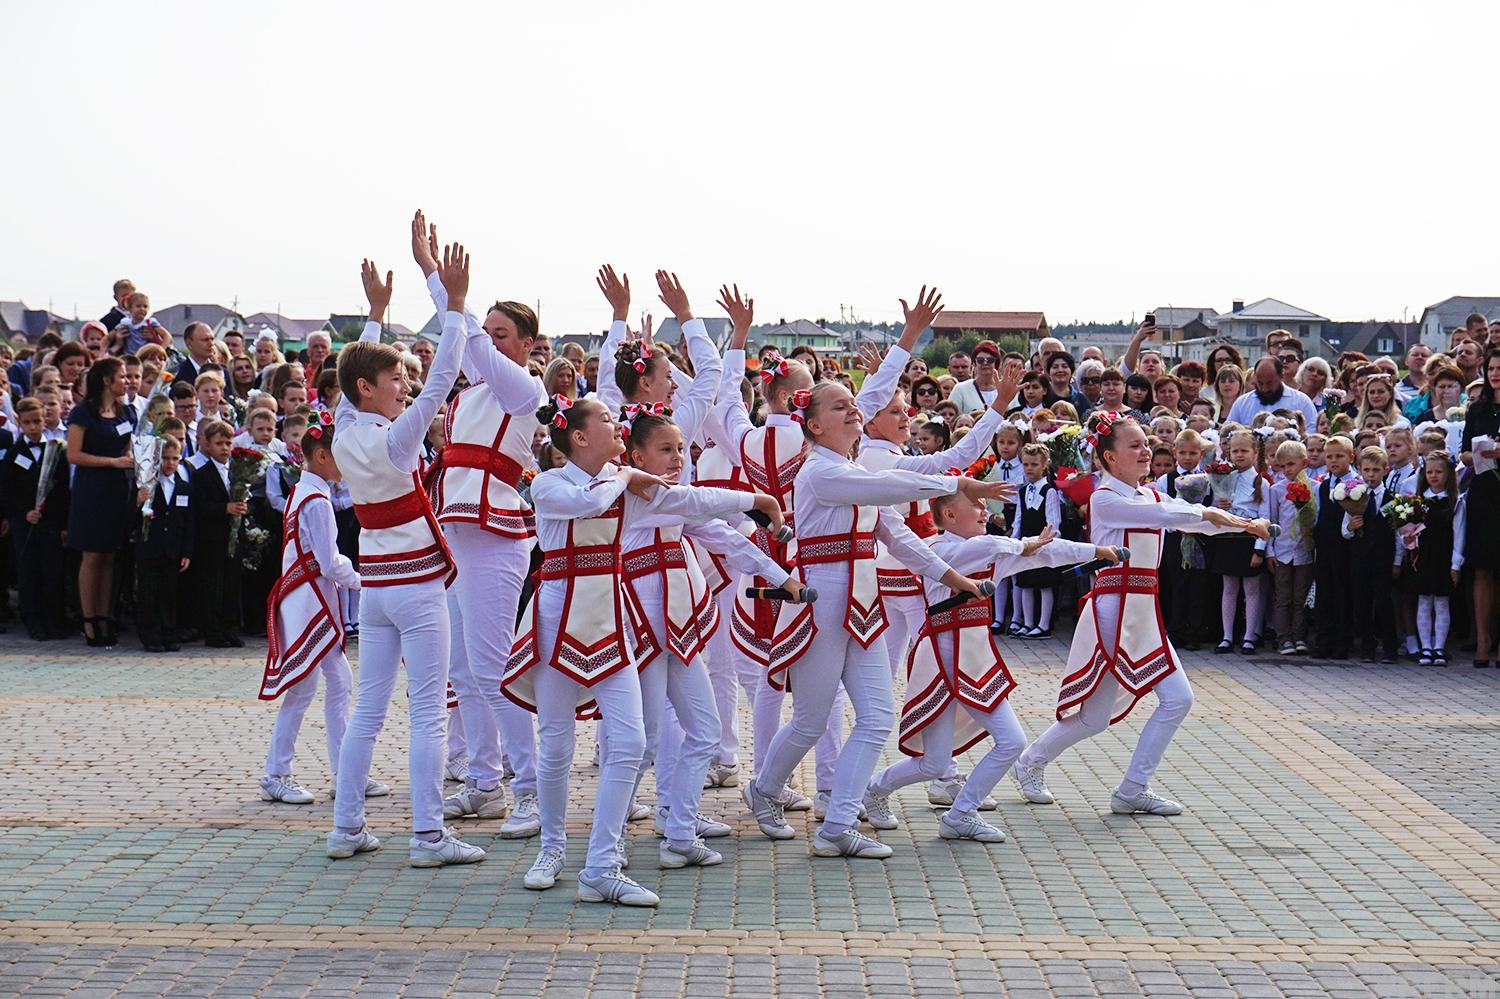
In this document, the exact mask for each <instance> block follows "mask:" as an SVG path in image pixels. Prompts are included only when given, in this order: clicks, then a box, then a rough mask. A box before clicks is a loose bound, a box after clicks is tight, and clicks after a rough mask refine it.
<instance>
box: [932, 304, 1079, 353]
mask: <svg viewBox="0 0 1500 999" xmlns="http://www.w3.org/2000/svg"><path fill="white" fill-rule="evenodd" d="M964 330H974V331H975V332H977V333H981V334H983V335H984V337H985V339H987V340H998V339H1000V338H1001V337H1003V336H1024V337H1025V338H1026V343H1027V345H1028V346H1029V345H1030V344H1032V343H1034V342H1036V341H1037V340H1040V339H1042V338H1043V337H1048V336H1051V335H1052V327H1050V326H1048V325H1047V317H1046V315H1044V314H1043V313H1040V312H975V311H961V310H958V309H945V310H944V311H943V314H942V315H940V316H938V317H937V318H936V319H934V320H933V321H932V332H933V335H934V336H941V337H948V338H949V339H955V340H956V339H958V338H959V337H960V336H962V335H963V332H964Z"/></svg>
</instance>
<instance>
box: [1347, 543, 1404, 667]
mask: <svg viewBox="0 0 1500 999" xmlns="http://www.w3.org/2000/svg"><path fill="white" fill-rule="evenodd" d="M1352 576H1353V578H1352V579H1351V580H1350V583H1351V585H1350V590H1349V594H1350V598H1351V603H1352V604H1353V608H1352V617H1353V621H1354V634H1356V635H1358V636H1359V639H1360V643H1361V646H1362V648H1363V649H1364V651H1365V652H1367V653H1368V652H1372V651H1374V649H1375V644H1376V642H1377V641H1378V642H1379V643H1380V646H1381V648H1383V649H1384V650H1385V651H1386V652H1387V653H1388V654H1390V655H1392V656H1394V655H1395V654H1396V608H1395V605H1394V604H1393V603H1392V602H1391V592H1392V580H1391V567H1390V565H1389V564H1386V565H1380V564H1378V563H1377V564H1375V565H1366V564H1356V565H1355V566H1354V567H1353V573H1352Z"/></svg>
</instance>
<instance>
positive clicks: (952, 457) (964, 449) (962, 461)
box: [858, 365, 1020, 475]
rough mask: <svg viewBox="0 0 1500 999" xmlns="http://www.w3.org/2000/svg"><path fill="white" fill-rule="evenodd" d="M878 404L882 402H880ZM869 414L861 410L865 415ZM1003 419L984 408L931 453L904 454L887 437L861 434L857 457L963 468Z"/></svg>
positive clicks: (923, 468) (929, 469)
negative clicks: (957, 437) (959, 434)
mask: <svg viewBox="0 0 1500 999" xmlns="http://www.w3.org/2000/svg"><path fill="white" fill-rule="evenodd" d="M883 367H884V365H882V368H883ZM878 373H879V372H878V371H877V374H878ZM887 401H889V397H887ZM881 405H882V406H883V405H884V403H882V404H881ZM860 412H862V413H863V412H865V411H864V408H863V406H861V407H860ZM869 415H870V414H869V413H865V417H866V418H868V417H869ZM1004 419H1005V417H1003V416H1001V415H1000V414H999V413H997V412H995V411H994V410H993V409H988V410H985V413H984V416H983V417H981V418H980V420H979V422H978V423H975V424H974V427H973V429H972V430H970V431H969V432H968V433H967V434H965V435H964V439H963V440H961V441H959V442H958V443H957V444H955V445H953V446H952V447H950V448H947V449H946V450H943V451H935V452H933V453H932V454H907V453H905V452H904V451H902V450H901V448H900V447H899V446H898V445H896V444H893V443H892V442H891V441H887V440H880V439H878V438H874V437H861V438H860V439H859V459H858V460H859V463H860V464H861V465H863V466H865V467H866V468H875V469H880V468H904V469H905V470H907V471H908V472H922V473H924V474H926V475H942V474H943V473H945V472H947V471H948V469H950V468H966V467H968V466H969V465H971V464H973V463H974V461H975V460H976V459H977V458H978V457H979V456H980V454H981V453H983V451H984V449H985V448H986V447H987V446H988V445H989V443H990V441H991V440H992V439H993V438H994V436H995V429H996V428H997V427H999V426H1000V423H1001V422H1002V421H1003V420H1004ZM1012 460H1014V459H1012ZM1015 464H1016V467H1017V468H1019V467H1020V462H1019V461H1016V462H1015Z"/></svg>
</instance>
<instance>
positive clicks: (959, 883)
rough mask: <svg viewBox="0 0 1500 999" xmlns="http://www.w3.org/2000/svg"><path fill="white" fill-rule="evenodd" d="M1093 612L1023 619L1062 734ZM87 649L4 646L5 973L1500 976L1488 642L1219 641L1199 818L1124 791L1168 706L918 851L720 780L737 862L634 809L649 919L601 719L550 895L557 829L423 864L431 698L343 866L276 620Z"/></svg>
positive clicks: (400, 743) (399, 709)
mask: <svg viewBox="0 0 1500 999" xmlns="http://www.w3.org/2000/svg"><path fill="white" fill-rule="evenodd" d="M1066 637H1067V636H1064V635H1061V633H1060V635H1059V637H1058V638H1056V639H1054V640H1051V641H1041V642H1031V643H1024V644H1023V643H1015V642H1012V643H1010V644H1009V645H1008V646H1007V656H1008V657H1009V659H1010V661H1011V663H1012V665H1013V667H1014V668H1015V670H1016V673H1017V675H1018V678H1019V680H1020V682H1021V687H1020V690H1019V691H1018V692H1017V693H1016V694H1015V695H1013V696H1014V698H1015V703H1016V704H1017V707H1018V709H1019V711H1020V714H1021V717H1022V719H1023V721H1024V722H1025V724H1026V726H1027V728H1028V730H1029V731H1030V732H1032V733H1033V734H1035V733H1037V732H1038V731H1040V730H1041V728H1042V727H1043V726H1044V725H1045V724H1046V722H1047V721H1048V720H1049V718H1050V713H1051V708H1052V703H1053V700H1052V699H1053V696H1054V694H1055V691H1056V687H1057V681H1058V675H1059V670H1060V669H1061V665H1060V664H1061V662H1062V660H1063V658H1064V655H1065V651H1066V650H1065V640H1066ZM89 651H90V650H85V649H84V648H83V647H82V646H81V645H79V646H77V647H75V646H73V645H71V644H68V643H49V644H46V645H37V644H33V643H29V642H25V641H18V640H16V639H15V637H14V636H3V637H0V781H4V785H5V787H4V792H5V793H4V794H3V795H0V868H3V870H0V996H44V995H45V996H62V995H77V996H112V995H138V996H158V995H181V996H241V995H243V996H268V997H269V996H278V997H281V996H285V997H292V996H342V995H350V994H358V995H371V996H383V995H389V996H398V995H399V996H418V997H425V996H432V997H438V996H476V997H477V996H488V995H494V994H501V995H507V996H511V995H514V996H537V995H546V996H548V997H569V996H578V997H582V996H591V997H600V999H604V997H616V996H621V997H623V996H635V995H639V996H650V997H658V996H690V997H692V999H709V997H723V996H736V997H739V996H745V997H762V996H804V995H827V996H866V995H868V996H879V997H886V996H891V997H898V996H920V997H938V996H954V995H964V996H990V995H996V996H998V995H1007V994H1008V995H1012V996H1042V995H1059V996H1094V995H1104V996H1131V995H1152V996H1155V995H1202V996H1232V995H1245V996H1280V995H1323V994H1330V995H1336V996H1350V997H1352V996H1367V995H1368V996H1379V997H1388V996H1407V995H1410V996H1462V995H1477V996H1500V782H1497V780H1496V759H1497V757H1500V675H1497V674H1495V673H1493V672H1492V671H1476V670H1473V669H1472V668H1470V667H1469V666H1468V665H1467V663H1465V664H1463V665H1456V666H1455V667H1454V668H1451V669H1448V670H1431V669H1427V670H1419V669H1418V668H1417V667H1415V666H1412V665H1407V664H1403V665H1401V666H1397V667H1384V666H1382V667H1377V666H1356V665H1337V666H1335V665H1325V664H1308V663H1301V664H1289V663H1281V662H1277V661H1275V660H1274V659H1273V658H1269V657H1267V658H1257V659H1243V658H1241V657H1238V656H1229V657H1214V656H1210V655H1196V654H1191V655H1189V656H1187V658H1188V660H1189V663H1190V675H1191V678H1192V682H1193V684H1194V687H1195V689H1196V692H1197V698H1198V701H1197V706H1196V707H1195V708H1194V710H1193V713H1192V714H1191V715H1190V716H1189V717H1188V720H1187V721H1186V723H1185V724H1184V725H1183V727H1182V729H1181V730H1180V732H1179V734H1178V737H1177V739H1176V741H1175V742H1174V744H1173V746H1172V748H1171V750H1170V751H1169V752H1168V754H1167V757H1166V761H1165V764H1164V765H1163V768H1162V770H1161V772H1160V773H1159V774H1158V777H1157V782H1156V783H1157V786H1158V787H1159V788H1160V790H1162V791H1163V793H1166V794H1168V795H1170V796H1171V797H1174V798H1177V799H1179V800H1181V801H1182V802H1183V804H1184V805H1185V806H1186V808H1187V813H1186V814H1185V815H1182V816H1180V817H1177V818H1151V817H1120V816H1114V815H1111V814H1110V812H1109V806H1108V801H1109V791H1110V789H1111V788H1112V787H1113V786H1114V783H1115V782H1116V781H1117V780H1118V778H1119V774H1120V771H1121V770H1122V768H1123V766H1124V763H1125V761H1126V759H1127V758H1128V755H1129V750H1130V747H1131V746H1133V744H1134V740H1135V735H1136V733H1137V732H1138V731H1139V726H1140V724H1141V721H1142V720H1143V717H1144V714H1145V712H1144V711H1141V712H1138V713H1139V714H1140V716H1141V717H1134V716H1133V717H1132V718H1131V719H1129V720H1127V721H1126V722H1125V723H1124V724H1122V725H1121V726H1118V727H1117V730H1114V731H1111V732H1109V733H1106V734H1105V735H1104V736H1102V737H1100V738H1098V739H1095V740H1092V741H1090V742H1086V743H1084V744H1082V745H1081V746H1080V747H1079V749H1078V750H1077V751H1075V752H1073V753H1071V754H1070V755H1068V756H1065V757H1064V758H1063V759H1062V760H1061V761H1059V763H1058V764H1056V765H1054V766H1053V767H1052V768H1050V769H1049V771H1048V779H1049V783H1050V784H1051V787H1052V789H1053V791H1054V792H1056V793H1057V796H1058V800H1059V804H1058V805H1056V806H1028V805H1026V804H1024V803H1022V802H1021V801H1020V799H1019V796H1018V794H1017V793H1016V791H1015V788H1014V786H1013V785H1011V784H1009V783H1007V784H1005V785H1003V786H1002V787H1001V788H1000V789H999V791H998V794H997V796H998V798H999V799H1000V808H999V811H998V812H997V813H993V814H994V815H995V816H996V818H995V819H994V821H997V823H998V824H999V825H1001V826H1002V827H1003V828H1004V829H1005V830H1006V832H1007V833H1008V835H1009V837H1010V839H1009V841H1008V842H1007V843H1004V844H1000V845H996V846H983V845H980V844H976V843H967V842H965V843H952V842H949V841H945V840H941V839H939V838H938V836H937V827H936V814H935V813H934V812H933V811H932V809H931V808H930V807H929V806H928V804H927V801H926V795H925V792H924V789H923V788H922V787H920V786H917V787H912V788H908V789H906V790H904V791H902V792H900V793H898V795H897V796H896V798H895V799H893V804H895V805H896V806H897V810H898V814H899V815H900V816H901V818H902V821H903V827H902V828H901V829H900V830H898V831H896V832H891V833H883V834H881V838H882V839H883V840H885V841H886V842H888V843H891V844H892V845H893V846H894V847H895V849H896V856H895V858H894V859H893V860H892V861H890V862H888V863H884V864H882V863H879V862H871V861H852V862H851V861H844V860H821V859H818V860H815V859H813V858H811V857H810V856H809V855H808V847H807V838H806V831H807V829H810V828H811V822H812V820H811V816H810V813H795V814H794V815H793V816H792V819H793V824H794V825H796V826H797V827H798V828H799V837H798V838H797V839H793V840H790V841H786V842H782V843H778V844H774V845H773V844H772V843H771V842H770V841H769V840H767V839H765V838H764V837H763V836H761V835H760V833H759V832H758V831H757V830H756V828H755V825H754V823H753V822H752V821H751V820H750V818H749V816H748V814H747V813H746V811H745V809H744V806H743V804H742V803H741V801H740V799H739V797H738V794H737V792H736V791H734V790H729V789H724V790H715V791H710V792H707V793H706V794H705V798H704V811H705V812H708V813H710V814H713V815H716V816H718V817H721V818H723V819H725V820H726V821H729V822H732V823H733V824H734V825H735V835H734V836H733V837H731V838H729V839H727V840H719V841H717V842H716V844H715V845H716V847H718V848H719V849H720V850H721V851H722V852H723V853H724V854H725V863H724V864H723V865H722V866H720V867H715V868H709V869H701V870H688V871H671V872H664V871H660V870H658V869H657V864H656V859H655V840H654V838H653V837H652V833H651V828H650V823H649V822H647V823H640V824H636V825H634V826H632V827H631V834H632V844H633V849H632V856H633V858H634V863H633V864H632V866H631V874H632V876H634V877H636V878H637V879H638V880H640V881H641V882H642V883H643V884H645V885H646V886H647V887H649V888H651V889H653V890H655V891H657V892H659V893H660V895H661V898H662V904H661V907H660V908H659V909H656V910H642V909H635V910H632V909H615V908H611V907H608V906H600V905H581V904H577V903H575V901H574V898H573V881H572V876H573V875H574V874H576V872H577V865H578V863H579V862H580V861H581V859H582V852H583V851H582V843H583V840H584V838H585V836H586V821H585V820H586V818H587V815H588V808H587V804H586V802H588V801H591V800H592V793H593V789H594V771H593V770H592V769H591V768H590V767H589V765H588V760H589V759H590V757H591V752H590V747H589V746H588V745H587V742H586V738H587V736H588V735H589V734H591V730H590V731H588V732H585V729H586V728H587V727H586V726H580V736H581V738H580V750H579V762H578V764H577V766H576V770H575V779H574V782H573V788H574V803H575V809H574V811H573V821H572V822H571V823H570V834H572V835H573V836H574V839H573V841H572V843H573V845H572V850H571V852H570V856H569V866H568V868H567V871H566V873H565V876H564V878H563V879H562V880H561V881H560V882H559V884H558V887H557V888H555V889H553V890H552V891H549V892H543V893H534V892H529V891H526V890H525V889H524V888H523V887H522V885H521V878H522V875H523V874H524V873H525V871H526V868H527V866H528V865H529V864H530V862H531V860H532V857H533V854H534V851H535V841H534V840H533V841H522V842H516V841H507V840H502V839H500V838H499V836H498V827H499V822H498V821H494V822H485V821H478V820H469V821H465V822H463V823H461V824H460V828H461V830H462V834H463V836H464V838H465V839H467V840H469V841H470V842H473V843H476V844H478V845H480V846H483V847H484V848H485V849H486V850H488V851H489V857H488V859H487V860H486V861H485V862H484V863H482V864H479V865H475V866H470V867H456V868H454V867H450V868H440V869H434V870H416V869H412V868H410V867H408V866H407V865H406V850H405V836H406V834H407V830H408V822H409V808H408V803H407V798H406V785H405V764H406V738H407V734H406V733H407V728H406V715H405V704H404V703H403V700H402V699H400V698H398V699H397V701H396V703H395V704H393V705H392V711H391V715H390V719H389V721H388V723H387V725H386V729H385V731H384V733H382V736H381V741H380V744H379V746H378V747H377V752H376V761H375V767H374V773H375V774H376V775H377V776H379V777H380V778H382V779H384V780H386V781H388V782H390V783H391V784H393V785H394V787H395V793H394V794H393V795H392V796H391V797H389V798H383V799H378V800H373V801H372V802H371V810H370V816H371V817H370V824H371V828H372V830H373V831H374V832H375V833H376V834H377V835H380V836H381V837H382V839H384V840H385V842H386V844H387V848H386V849H383V850H381V851H379V852H377V853H374V854H371V855H368V856H362V857H358V858H355V859H351V860H345V861H338V862H333V861H330V860H328V859H326V858H325V857H324V855H323V850H322V834H323V833H324V832H325V831H326V830H327V828H328V826H329V823H330V807H329V804H328V794H327V791H328V788H327V784H328V764H327V760H326V759H325V758H324V748H323V733H322V717H321V709H320V708H318V707H316V706H315V707H314V708H313V710H311V711H310V712H309V713H308V718H307V722H306V724H305V726H304V728H303V732H302V737H301V740H300V742H299V747H298V748H299V752H298V763H299V766H298V776H299V778H300V779H301V780H302V782H303V784H304V785H306V786H307V787H309V788H310V789H312V790H313V791H314V792H315V793H317V794H318V796H319V801H318V803H317V804H314V805H310V806H301V807H298V806H288V805H272V804H267V803H263V802H261V801H260V800H259V796H258V794H257V788H256V784H255V779H256V778H257V777H258V776H259V774H260V772H261V771H260V768H261V765H262V761H263V758H264V755H265V747H266V740H267V738H268V735H269V732H270V728H271V722H272V717H273V713H274V706H273V705H266V704H262V703H259V702H257V701H256V700H255V697H254V691H255V687H256V684H257V682H258V680H259V676H260V659H261V657H262V656H263V655H264V648H263V646H262V647H261V648H260V649H257V648H255V647H254V645H252V647H251V648H249V649H246V650H242V651H241V650H235V652H236V654H233V655H217V656H215V657H213V658H208V659H205V658H204V654H205V652H206V651H213V650H204V649H202V648H200V647H192V648H190V649H189V650H188V651H186V652H184V653H182V654H180V655H177V656H173V657H171V658H170V659H169V661H167V662H165V663H163V662H161V661H160V657H154V656H147V655H145V654H143V653H139V652H136V651H134V650H133V649H127V648H125V647H123V646H122V648H121V649H120V650H117V651H115V652H111V653H105V654H88V652H89ZM351 653H356V654H357V650H355V649H351ZM1147 706H1148V705H1142V707H1143V708H1145V707H1147ZM748 721H749V720H748V716H747V717H746V718H745V729H746V730H748V728H749V724H748ZM983 748H984V746H983V745H981V747H979V749H981V750H982V749H983ZM891 752H894V750H893V749H892V750H891ZM802 784H803V786H804V787H805V788H809V789H810V788H811V787H812V767H811V759H810V758H809V761H808V762H807V763H806V764H805V766H804V770H803V772H802ZM650 791H651V781H650V778H649V777H648V778H647V783H646V787H645V788H644V789H643V792H644V793H643V797H644V798H649V796H650ZM804 826H806V829H804V828H803V827H804Z"/></svg>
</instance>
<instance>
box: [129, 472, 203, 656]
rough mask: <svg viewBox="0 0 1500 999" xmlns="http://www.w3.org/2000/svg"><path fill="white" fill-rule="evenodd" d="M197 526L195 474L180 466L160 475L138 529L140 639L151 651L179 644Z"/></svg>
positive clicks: (166, 648)
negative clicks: (181, 595)
mask: <svg viewBox="0 0 1500 999" xmlns="http://www.w3.org/2000/svg"><path fill="white" fill-rule="evenodd" d="M148 524H149V526H148ZM197 528H198V525H197V510H196V509H195V508H194V505H193V483H192V479H191V477H190V476H189V474H188V472H187V471H186V470H185V469H184V468H182V467H181V466H180V465H179V466H178V468H177V471H176V472H175V473H173V474H172V475H170V476H168V475H162V476H158V477H157V480H156V484H155V485H154V486H153V487H152V496H151V519H150V521H149V522H148V521H146V520H145V517H144V514H143V515H142V522H141V526H140V527H138V528H137V529H136V541H135V608H136V620H137V626H138V627H139V628H140V632H141V644H142V645H144V646H145V647H146V649H147V650H148V651H176V649H177V646H178V642H179V640H180V639H179V636H178V632H177V606H178V604H177V594H178V590H179V588H180V587H181V581H182V579H183V572H182V560H183V559H185V558H186V559H191V558H193V556H194V547H193V546H194V539H195V537H196V534H197Z"/></svg>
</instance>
